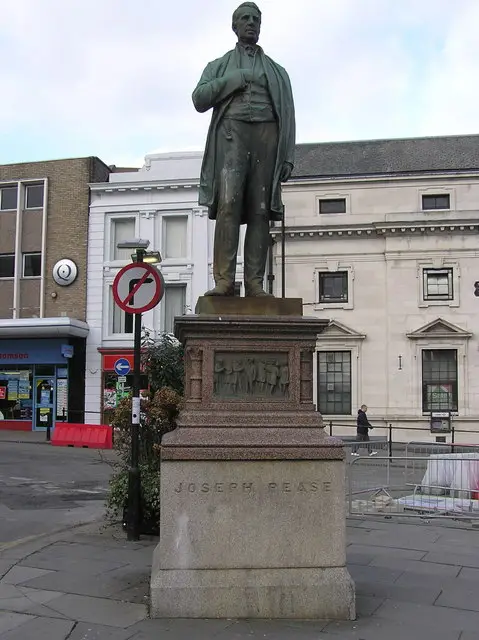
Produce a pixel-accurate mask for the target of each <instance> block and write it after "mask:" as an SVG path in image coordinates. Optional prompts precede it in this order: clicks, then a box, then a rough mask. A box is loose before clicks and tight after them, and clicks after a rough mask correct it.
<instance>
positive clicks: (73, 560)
mask: <svg viewBox="0 0 479 640" xmlns="http://www.w3.org/2000/svg"><path fill="white" fill-rule="evenodd" d="M19 564H20V565H21V566H28V567H34V568H36V569H50V570H51V569H55V570H56V571H71V572H72V573H74V574H75V573H78V574H82V573H83V574H87V575H90V576H98V575H100V574H101V573H104V572H105V571H111V570H112V569H119V568H120V567H124V566H125V565H126V562H115V561H113V560H111V561H110V560H109V561H106V560H105V561H104V560H99V559H97V558H92V559H88V558H77V557H59V558H55V557H54V556H51V555H50V554H48V555H45V554H43V552H42V551H40V552H38V553H34V554H33V555H31V556H29V557H28V558H27V560H25V562H20V563H19Z"/></svg>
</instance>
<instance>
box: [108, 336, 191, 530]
mask: <svg viewBox="0 0 479 640" xmlns="http://www.w3.org/2000/svg"><path fill="white" fill-rule="evenodd" d="M142 360H143V364H144V367H145V372H146V374H147V376H148V382H149V387H150V390H149V394H148V396H147V397H146V398H143V399H142V400H141V415H140V447H139V468H140V474H141V486H142V503H141V507H142V524H141V528H142V531H143V533H156V532H157V531H158V526H159V519H160V486H159V485H160V483H159V474H160V456H159V446H160V443H161V439H162V437H163V436H164V434H165V433H168V431H172V430H173V429H175V428H176V418H177V416H178V413H179V410H180V403H181V399H182V394H183V385H184V383H183V375H184V365H183V348H182V346H181V345H180V343H179V342H178V341H177V340H176V339H175V338H173V337H172V336H170V335H167V334H164V335H163V336H162V337H161V338H160V339H159V340H158V341H156V342H153V341H151V340H149V336H147V339H146V340H145V341H144V343H143V358H142ZM112 427H113V428H114V429H115V444H114V447H115V449H116V451H117V452H118V454H119V461H118V463H116V464H115V472H114V474H113V476H112V478H111V480H110V492H109V496H108V500H107V514H108V517H109V518H110V519H112V520H118V518H119V517H123V516H124V510H125V508H126V505H127V500H128V469H129V464H130V453H131V398H123V399H122V400H121V401H120V403H119V405H118V407H117V408H116V410H115V412H114V414H113V419H112Z"/></svg>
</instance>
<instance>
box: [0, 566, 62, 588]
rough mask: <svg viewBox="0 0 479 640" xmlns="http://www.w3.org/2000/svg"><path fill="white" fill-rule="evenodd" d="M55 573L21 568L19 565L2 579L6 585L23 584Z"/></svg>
mask: <svg viewBox="0 0 479 640" xmlns="http://www.w3.org/2000/svg"><path fill="white" fill-rule="evenodd" d="M51 573H54V572H53V571H50V570H49V569H35V568H34V567H21V566H19V565H16V566H13V567H12V568H11V569H10V570H9V571H8V572H7V573H6V574H5V575H4V576H3V578H2V582H3V583H4V584H13V585H16V584H22V582H28V580H32V579H33V578H38V577H40V576H45V575H48V574H51Z"/></svg>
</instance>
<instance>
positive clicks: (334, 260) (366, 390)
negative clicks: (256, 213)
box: [274, 136, 479, 442]
mask: <svg viewBox="0 0 479 640" xmlns="http://www.w3.org/2000/svg"><path fill="white" fill-rule="evenodd" d="M478 149H479V136H463V137H453V138H430V139H413V140H389V141H369V142H354V143H337V144H324V145H299V146H298V152H297V157H298V163H297V166H296V168H295V177H294V179H293V180H292V181H291V182H289V183H288V184H287V185H286V186H285V188H284V190H283V198H284V201H285V206H286V245H285V246H286V250H285V263H286V267H285V274H286V276H285V288H286V296H287V297H293V296H294V297H301V298H303V301H304V313H305V314H307V315H317V316H319V317H326V318H328V319H329V320H330V326H329V328H328V329H327V330H326V331H325V333H324V334H322V335H321V336H319V339H318V343H317V354H316V371H315V374H316V383H315V393H316V396H315V400H316V403H317V407H318V409H319V410H320V411H321V413H322V414H323V416H324V418H325V420H326V421H328V422H329V421H332V422H333V423H335V424H339V425H353V424H354V423H355V416H356V413H357V410H358V408H359V407H360V406H361V404H363V403H364V404H366V405H367V406H368V407H369V412H368V415H369V418H370V421H371V422H372V423H373V424H375V425H376V426H386V425H388V424H392V426H393V427H395V428H396V427H398V428H403V429H405V428H407V429H408V431H407V432H403V437H402V438H400V437H399V435H396V438H397V439H408V440H417V439H424V437H425V436H427V431H425V432H420V431H416V432H413V431H412V429H419V428H422V429H426V430H427V428H428V426H429V425H430V415H431V411H445V412H447V411H451V412H452V415H453V418H452V419H453V424H454V427H455V429H456V441H457V442H461V441H462V442H472V441H474V442H478V441H479V433H478V434H476V435H475V436H474V435H473V434H468V433H463V432H467V431H478V432H479V323H478V317H479V298H478V297H476V296H475V295H474V291H475V284H474V283H475V282H476V281H479V242H478V240H479V237H478V232H479V152H478ZM274 236H275V239H276V240H277V241H279V237H280V232H279V229H277V228H276V229H275V230H274ZM276 247H277V249H276V256H275V270H276V273H277V276H276V287H277V291H279V290H280V289H279V287H280V279H279V276H280V269H279V263H280V249H279V242H277V243H276ZM478 294H479V291H478ZM334 432H335V433H349V434H350V435H352V432H351V430H350V429H349V430H348V429H340V428H335V429H334ZM376 433H377V432H376ZM379 433H383V431H381V430H379ZM459 434H460V435H459ZM449 437H450V436H449ZM428 439H431V436H429V438H428Z"/></svg>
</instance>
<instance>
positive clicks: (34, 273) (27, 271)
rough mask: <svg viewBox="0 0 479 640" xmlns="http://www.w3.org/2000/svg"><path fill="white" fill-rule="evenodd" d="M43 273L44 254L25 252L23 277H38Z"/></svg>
mask: <svg viewBox="0 0 479 640" xmlns="http://www.w3.org/2000/svg"><path fill="white" fill-rule="evenodd" d="M41 275H42V254H41V253H24V254H23V277H24V278H38V277H40V276H41Z"/></svg>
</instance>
